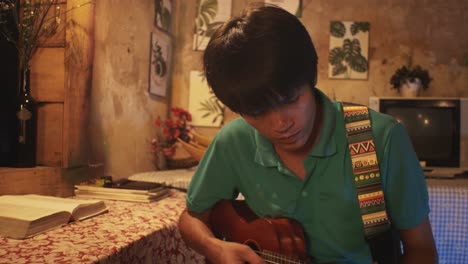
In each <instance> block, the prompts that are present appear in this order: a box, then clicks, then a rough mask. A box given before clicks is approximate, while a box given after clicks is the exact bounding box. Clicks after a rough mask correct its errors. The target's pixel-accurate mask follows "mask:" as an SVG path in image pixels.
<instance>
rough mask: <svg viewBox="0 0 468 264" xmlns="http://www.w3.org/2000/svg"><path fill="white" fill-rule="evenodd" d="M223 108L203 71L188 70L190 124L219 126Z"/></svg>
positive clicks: (222, 116) (222, 118)
mask: <svg viewBox="0 0 468 264" xmlns="http://www.w3.org/2000/svg"><path fill="white" fill-rule="evenodd" d="M224 109H225V106H224V105H223V104H222V103H221V102H220V101H219V100H218V98H216V96H215V95H214V93H213V91H212V90H211V89H210V87H209V86H208V83H207V82H206V79H205V77H204V75H203V73H202V72H200V71H190V94H189V112H190V113H192V125H194V126H205V127H219V126H221V125H223V123H224Z"/></svg>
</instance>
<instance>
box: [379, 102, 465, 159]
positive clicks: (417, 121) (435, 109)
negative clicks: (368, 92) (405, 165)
mask: <svg viewBox="0 0 468 264" xmlns="http://www.w3.org/2000/svg"><path fill="white" fill-rule="evenodd" d="M380 107H381V112H383V113H386V114H388V115H391V116H393V117H394V118H395V119H396V120H398V121H399V122H400V123H402V124H403V125H404V126H405V127H406V130H407V132H408V134H409V136H410V138H411V141H412V143H413V147H414V149H415V151H416V154H417V155H418V158H419V160H420V161H422V162H424V163H426V166H431V167H432V166H440V167H452V166H458V165H459V158H458V157H459V154H460V149H459V145H460V134H459V131H460V127H459V126H460V122H459V106H457V103H453V102H449V103H447V102H445V103H441V102H440V101H432V102H431V101H418V100H415V101H412V102H411V101H410V102H408V101H406V102H402V101H400V102H394V103H391V102H388V104H387V103H385V101H383V102H381V105H380Z"/></svg>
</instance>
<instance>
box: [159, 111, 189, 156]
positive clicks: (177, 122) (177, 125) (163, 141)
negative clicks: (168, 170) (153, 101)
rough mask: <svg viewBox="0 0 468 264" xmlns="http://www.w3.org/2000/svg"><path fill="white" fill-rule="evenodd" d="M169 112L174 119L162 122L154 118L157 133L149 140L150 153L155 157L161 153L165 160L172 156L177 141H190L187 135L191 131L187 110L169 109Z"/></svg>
mask: <svg viewBox="0 0 468 264" xmlns="http://www.w3.org/2000/svg"><path fill="white" fill-rule="evenodd" d="M170 111H171V116H172V117H174V119H171V118H168V119H166V120H165V121H164V122H162V121H161V117H159V116H158V117H157V118H156V120H155V126H156V127H157V129H158V131H157V135H156V137H155V138H153V139H152V140H151V147H152V152H153V153H155V154H156V155H159V153H162V154H163V155H164V156H165V157H167V158H170V157H172V156H174V154H175V150H176V148H175V147H176V146H175V145H176V143H177V139H179V138H180V139H181V140H183V141H185V142H189V141H190V135H189V133H190V131H191V130H192V126H191V125H190V122H191V121H192V115H191V114H190V113H189V112H188V111H187V110H185V109H183V108H180V107H171V109H170Z"/></svg>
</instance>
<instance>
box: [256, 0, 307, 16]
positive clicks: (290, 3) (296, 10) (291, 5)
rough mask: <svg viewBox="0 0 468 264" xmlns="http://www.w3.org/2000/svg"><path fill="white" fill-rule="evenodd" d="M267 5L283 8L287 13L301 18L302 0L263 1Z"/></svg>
mask: <svg viewBox="0 0 468 264" xmlns="http://www.w3.org/2000/svg"><path fill="white" fill-rule="evenodd" d="M264 1H265V3H267V4H273V5H276V6H279V7H281V8H283V9H284V10H286V11H288V12H289V13H291V14H293V15H295V16H297V17H301V16H302V0H264Z"/></svg>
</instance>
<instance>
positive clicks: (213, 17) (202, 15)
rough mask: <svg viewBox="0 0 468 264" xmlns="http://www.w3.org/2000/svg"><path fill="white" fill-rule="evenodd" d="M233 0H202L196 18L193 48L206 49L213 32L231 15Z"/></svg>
mask: <svg viewBox="0 0 468 264" xmlns="http://www.w3.org/2000/svg"><path fill="white" fill-rule="evenodd" d="M231 8H232V0H200V1H199V2H198V12H197V17H196V18H195V28H194V32H193V34H194V37H193V50H205V48H206V45H207V44H208V41H209V40H210V38H211V36H212V35H213V32H214V30H215V29H216V28H218V27H219V26H220V25H221V24H223V22H224V21H226V20H227V19H229V18H230V17H231Z"/></svg>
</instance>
